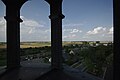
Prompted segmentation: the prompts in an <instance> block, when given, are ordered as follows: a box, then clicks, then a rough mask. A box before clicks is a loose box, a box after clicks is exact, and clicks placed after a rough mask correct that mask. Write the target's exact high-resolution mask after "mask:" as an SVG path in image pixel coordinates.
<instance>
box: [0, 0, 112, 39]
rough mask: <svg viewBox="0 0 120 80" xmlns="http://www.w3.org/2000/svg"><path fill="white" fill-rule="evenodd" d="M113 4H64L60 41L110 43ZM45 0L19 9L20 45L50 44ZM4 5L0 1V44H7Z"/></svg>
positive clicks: (96, 0)
mask: <svg viewBox="0 0 120 80" xmlns="http://www.w3.org/2000/svg"><path fill="white" fill-rule="evenodd" d="M112 4H113V3H112V0H63V8H62V9H63V14H64V15H65V18H64V19H63V26H62V28H63V36H62V38H63V41H84V40H86V41H96V40H100V41H113V5H112ZM49 7H50V6H49V4H48V3H47V2H45V1H44V0H30V1H28V2H26V3H25V4H24V5H23V6H22V8H21V18H22V19H23V23H21V27H20V30H21V33H20V35H21V36H20V39H21V41H50V39H51V38H50V36H51V34H50V32H51V28H50V19H49V17H48V16H49V15H50V11H49V10H50V9H49ZM3 16H5V5H4V4H3V3H2V1H1V0H0V41H6V27H5V26H6V25H5V24H6V22H5V20H4V18H3Z"/></svg>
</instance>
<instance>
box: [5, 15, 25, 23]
mask: <svg viewBox="0 0 120 80" xmlns="http://www.w3.org/2000/svg"><path fill="white" fill-rule="evenodd" d="M4 18H5V19H6V21H12V22H15V21H18V22H23V20H22V19H21V18H19V17H17V18H13V17H6V16H4Z"/></svg>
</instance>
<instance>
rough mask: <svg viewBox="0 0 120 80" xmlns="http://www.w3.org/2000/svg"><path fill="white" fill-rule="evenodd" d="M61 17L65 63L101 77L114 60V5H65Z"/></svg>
mask: <svg viewBox="0 0 120 80" xmlns="http://www.w3.org/2000/svg"><path fill="white" fill-rule="evenodd" d="M63 13H64V15H65V16H66V18H65V19H64V20H63V57H64V63H65V64H66V65H68V66H71V67H72V68H74V69H77V70H80V71H82V72H87V73H90V74H92V75H95V76H98V77H103V76H104V72H105V70H106V67H107V66H108V65H109V64H111V63H112V60H113V1H112V0H109V1H108V0H101V1H97V0H92V1H88V0H80V1H79V0H76V1H72V0H69V2H67V1H64V2H63Z"/></svg>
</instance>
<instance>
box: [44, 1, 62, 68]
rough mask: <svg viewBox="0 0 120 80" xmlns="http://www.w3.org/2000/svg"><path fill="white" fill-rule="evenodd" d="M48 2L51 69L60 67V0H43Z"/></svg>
mask: <svg viewBox="0 0 120 80" xmlns="http://www.w3.org/2000/svg"><path fill="white" fill-rule="evenodd" d="M45 1H47V2H48V3H49V4H50V16H49V18H50V19H51V57H52V60H51V65H52V69H60V70H61V69H62V19H63V18H64V15H63V14H62V0H45Z"/></svg>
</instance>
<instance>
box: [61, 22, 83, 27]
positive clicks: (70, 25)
mask: <svg viewBox="0 0 120 80" xmlns="http://www.w3.org/2000/svg"><path fill="white" fill-rule="evenodd" d="M82 25H83V24H80V23H78V24H74V23H73V24H64V25H63V27H80V26H82Z"/></svg>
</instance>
